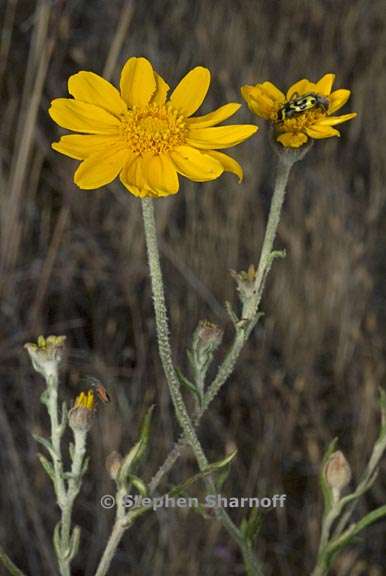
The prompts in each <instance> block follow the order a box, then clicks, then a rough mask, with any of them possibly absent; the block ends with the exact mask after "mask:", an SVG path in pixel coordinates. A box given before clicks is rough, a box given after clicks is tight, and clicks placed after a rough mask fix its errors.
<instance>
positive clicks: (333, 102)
mask: <svg viewBox="0 0 386 576" xmlns="http://www.w3.org/2000/svg"><path fill="white" fill-rule="evenodd" d="M350 94H351V91H350V90H344V89H343V88H342V89H340V90H335V91H334V92H332V94H330V96H329V97H328V101H329V103H330V104H329V107H328V114H334V112H336V111H337V110H339V108H342V106H344V105H345V104H346V102H347V100H348V99H349V98H350Z"/></svg>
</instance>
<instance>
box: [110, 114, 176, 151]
mask: <svg viewBox="0 0 386 576" xmlns="http://www.w3.org/2000/svg"><path fill="white" fill-rule="evenodd" d="M186 133H187V128H186V123H185V118H184V116H183V115H182V114H180V113H179V112H178V111H177V110H175V109H174V108H172V106H171V105H170V104H162V105H158V104H150V105H149V106H146V107H145V108H133V109H132V110H130V111H129V112H128V113H127V115H126V116H125V117H124V118H123V120H122V124H121V137H122V138H123V140H124V141H125V142H126V143H127V145H128V147H129V149H130V150H131V151H132V152H134V154H141V155H142V154H144V153H146V152H150V153H151V154H154V155H156V154H161V153H162V152H168V151H169V150H171V149H172V148H174V147H175V146H179V145H180V144H183V143H184V142H185V137H186Z"/></svg>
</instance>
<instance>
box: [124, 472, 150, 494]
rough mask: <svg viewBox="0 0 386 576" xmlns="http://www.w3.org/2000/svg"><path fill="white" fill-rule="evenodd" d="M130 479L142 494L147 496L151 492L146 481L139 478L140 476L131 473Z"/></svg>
mask: <svg viewBox="0 0 386 576" xmlns="http://www.w3.org/2000/svg"><path fill="white" fill-rule="evenodd" d="M128 481H129V482H130V483H131V484H132V485H133V486H134V488H136V489H137V490H138V492H139V493H140V494H141V496H147V495H148V493H149V490H148V487H147V486H146V484H145V482H144V481H143V480H142V479H141V478H139V477H138V476H135V475H134V474H129V475H128Z"/></svg>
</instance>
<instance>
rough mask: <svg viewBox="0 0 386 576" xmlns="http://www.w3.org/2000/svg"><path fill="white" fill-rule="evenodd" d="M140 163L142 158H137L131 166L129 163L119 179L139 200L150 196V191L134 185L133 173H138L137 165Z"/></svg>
mask: <svg viewBox="0 0 386 576" xmlns="http://www.w3.org/2000/svg"><path fill="white" fill-rule="evenodd" d="M139 162H140V158H136V159H134V160H133V162H131V163H130V164H129V163H127V164H126V165H125V166H124V168H123V170H122V171H121V173H120V175H119V178H120V181H121V182H122V184H123V185H124V186H125V188H127V190H128V191H129V192H130V193H131V194H133V195H134V196H137V198H145V197H146V196H149V195H150V194H149V191H148V190H146V189H144V188H139V187H138V186H136V185H135V184H133V182H134V179H133V173H135V171H136V167H135V165H136V164H138V163H139Z"/></svg>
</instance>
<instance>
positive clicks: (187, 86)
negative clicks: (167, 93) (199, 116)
mask: <svg viewBox="0 0 386 576" xmlns="http://www.w3.org/2000/svg"><path fill="white" fill-rule="evenodd" d="M209 84H210V72H209V70H208V69H207V68H203V67H202V66H197V67H196V68H193V70H191V71H190V72H188V73H187V74H186V76H184V77H183V78H182V80H181V81H180V83H179V84H178V86H177V87H176V88H175V90H174V91H173V93H172V95H171V97H170V102H171V104H172V106H173V107H174V108H176V109H177V110H179V111H180V112H182V113H183V114H184V115H185V116H191V115H192V114H194V113H195V112H196V110H198V109H199V107H200V106H201V104H202V103H203V101H204V98H205V96H206V93H207V92H208V88H209Z"/></svg>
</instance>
